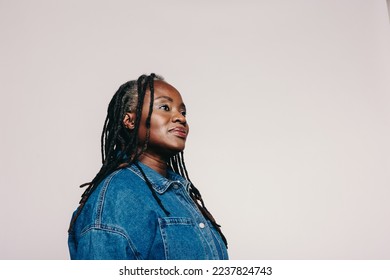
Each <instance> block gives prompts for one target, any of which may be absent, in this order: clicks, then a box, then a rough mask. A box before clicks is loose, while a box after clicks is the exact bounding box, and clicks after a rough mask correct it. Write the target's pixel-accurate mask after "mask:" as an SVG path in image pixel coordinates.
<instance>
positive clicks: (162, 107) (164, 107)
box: [158, 104, 187, 117]
mask: <svg viewBox="0 0 390 280" xmlns="http://www.w3.org/2000/svg"><path fill="white" fill-rule="evenodd" d="M158 108H159V109H164V111H167V112H169V111H170V110H171V109H170V108H169V106H168V105H165V104H164V105H161V106H159V107H158ZM181 114H182V115H183V116H184V117H186V116H187V112H186V111H182V112H181Z"/></svg>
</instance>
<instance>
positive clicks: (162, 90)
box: [148, 81, 183, 103]
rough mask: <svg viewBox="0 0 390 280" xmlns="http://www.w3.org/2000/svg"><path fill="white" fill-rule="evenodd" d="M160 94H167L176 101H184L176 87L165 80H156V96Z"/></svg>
mask: <svg viewBox="0 0 390 280" xmlns="http://www.w3.org/2000/svg"><path fill="white" fill-rule="evenodd" d="M148 91H149V90H148ZM160 96H167V97H170V98H172V99H173V100H174V101H179V102H180V103H182V102H183V100H182V97H181V94H180V92H179V91H178V90H177V89H176V88H175V87H173V86H172V85H170V84H168V83H167V82H164V81H154V98H157V97H160Z"/></svg>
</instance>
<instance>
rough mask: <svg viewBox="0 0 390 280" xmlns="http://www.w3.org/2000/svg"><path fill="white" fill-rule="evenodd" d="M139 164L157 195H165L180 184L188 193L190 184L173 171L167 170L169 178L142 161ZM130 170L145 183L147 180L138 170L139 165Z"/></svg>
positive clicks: (131, 167) (133, 165)
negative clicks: (170, 188)
mask: <svg viewBox="0 0 390 280" xmlns="http://www.w3.org/2000/svg"><path fill="white" fill-rule="evenodd" d="M137 164H138V166H139V167H140V168H142V171H143V172H144V173H145V175H146V177H147V178H148V180H149V181H150V183H151V184H152V187H153V189H154V190H155V191H156V192H157V193H159V194H163V193H164V192H166V191H167V189H168V188H169V187H170V186H171V185H173V184H179V185H181V186H183V187H184V188H185V189H186V191H188V187H189V185H190V182H188V181H187V180H186V179H184V178H183V177H182V176H180V175H179V174H177V173H175V172H173V171H172V170H171V169H167V177H164V176H162V175H161V174H160V173H158V172H156V171H155V170H153V169H152V168H150V167H149V166H147V165H145V164H143V163H142V162H140V161H137ZM128 169H129V170H131V171H132V172H134V173H135V174H137V175H138V176H139V177H140V178H141V179H142V180H143V181H145V178H144V176H143V175H142V173H141V171H140V170H139V169H138V167H137V165H135V164H132V165H131V166H129V167H128Z"/></svg>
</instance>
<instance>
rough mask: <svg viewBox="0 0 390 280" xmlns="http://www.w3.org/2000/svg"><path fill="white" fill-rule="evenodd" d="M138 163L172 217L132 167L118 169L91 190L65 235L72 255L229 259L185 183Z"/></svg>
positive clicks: (106, 257) (175, 177)
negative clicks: (71, 227) (70, 229)
mask: <svg viewBox="0 0 390 280" xmlns="http://www.w3.org/2000/svg"><path fill="white" fill-rule="evenodd" d="M138 164H139V166H140V167H141V168H142V170H143V171H144V172H145V175H146V176H147V178H148V179H149V181H150V182H151V184H152V186H153V189H154V191H155V192H156V193H157V195H158V196H159V198H160V200H161V202H162V204H163V205H164V207H165V209H166V210H168V211H169V212H170V215H169V216H167V215H166V214H164V211H163V210H162V209H161V207H160V206H159V205H158V203H157V201H156V200H155V199H154V197H153V195H152V193H151V191H150V189H149V188H148V186H147V184H146V182H145V180H144V178H143V176H142V174H141V172H140V171H139V170H138V168H137V167H136V166H135V165H131V166H130V167H128V168H124V169H120V170H117V171H115V172H113V173H112V174H110V175H109V176H108V177H107V178H106V179H104V181H102V182H101V183H100V184H99V186H98V187H97V188H96V189H95V191H94V192H93V193H92V194H91V196H90V197H89V199H88V200H87V203H86V204H85V206H84V208H83V210H82V211H81V214H80V216H79V217H78V219H77V220H76V223H75V224H74V226H73V230H72V231H71V232H70V233H69V237H68V246H69V252H70V257H71V259H137V260H145V259H168V260H175V259H176V260H177V259H182V260H184V259H214V260H219V259H228V255H227V250H226V246H225V244H224V243H223V241H222V239H221V237H220V235H219V233H218V232H217V231H216V230H215V228H214V227H213V226H212V224H211V223H210V222H209V221H208V220H206V219H205V218H204V217H203V215H202V214H201V213H200V211H199V210H198V208H197V206H196V205H195V203H194V202H193V200H192V199H191V198H190V196H189V194H188V186H189V182H188V181H187V180H185V179H184V178H183V177H181V176H179V175H178V174H176V173H174V172H172V171H170V170H168V173H167V177H163V176H162V175H160V174H159V173H157V172H156V171H154V170H153V169H151V168H149V167H148V166H146V165H144V164H142V163H140V162H139V163H138ZM74 214H75V213H73V215H74Z"/></svg>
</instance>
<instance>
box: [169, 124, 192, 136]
mask: <svg viewBox="0 0 390 280" xmlns="http://www.w3.org/2000/svg"><path fill="white" fill-rule="evenodd" d="M168 131H169V132H171V133H172V134H174V135H176V136H178V137H180V138H184V139H185V138H187V134H188V131H187V129H185V128H184V127H178V126H177V127H173V128H171V129H169V130H168Z"/></svg>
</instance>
